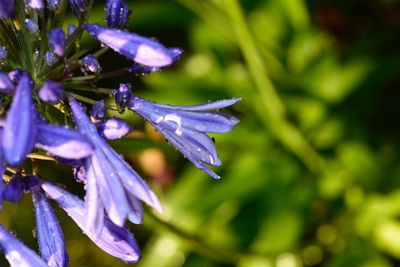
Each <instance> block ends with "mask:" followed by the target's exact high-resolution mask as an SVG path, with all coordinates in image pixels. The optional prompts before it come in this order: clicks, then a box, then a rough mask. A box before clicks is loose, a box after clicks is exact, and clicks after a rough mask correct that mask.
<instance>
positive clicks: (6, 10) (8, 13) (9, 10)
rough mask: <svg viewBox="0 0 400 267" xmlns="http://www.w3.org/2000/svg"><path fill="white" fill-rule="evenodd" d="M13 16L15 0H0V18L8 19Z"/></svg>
mask: <svg viewBox="0 0 400 267" xmlns="http://www.w3.org/2000/svg"><path fill="white" fill-rule="evenodd" d="M14 16H15V0H0V19H9V18H13V17H14Z"/></svg>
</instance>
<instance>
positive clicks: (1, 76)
mask: <svg viewBox="0 0 400 267" xmlns="http://www.w3.org/2000/svg"><path fill="white" fill-rule="evenodd" d="M0 93H4V94H9V95H11V94H13V93H14V84H13V83H12V81H11V79H10V78H9V77H8V74H7V73H5V72H2V71H0Z"/></svg>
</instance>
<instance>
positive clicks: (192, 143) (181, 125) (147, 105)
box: [129, 96, 240, 179]
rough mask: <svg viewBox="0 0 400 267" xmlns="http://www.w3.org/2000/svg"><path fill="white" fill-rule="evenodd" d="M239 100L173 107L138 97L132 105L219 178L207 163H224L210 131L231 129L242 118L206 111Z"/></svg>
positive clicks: (210, 173) (194, 160) (177, 145)
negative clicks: (209, 134)
mask: <svg viewBox="0 0 400 267" xmlns="http://www.w3.org/2000/svg"><path fill="white" fill-rule="evenodd" d="M239 100H240V99H239V98H233V99H227V100H221V101H217V102H213V103H206V104H202V105H197V106H169V105H160V104H154V103H152V102H149V101H146V100H144V99H142V98H140V97H137V96H135V97H133V98H132V100H131V103H130V107H129V108H130V109H131V110H132V111H134V112H136V113H137V114H139V115H140V116H142V117H143V118H144V119H146V120H147V121H149V122H150V123H151V124H152V125H153V126H154V127H155V128H156V129H157V130H158V131H160V132H161V133H162V134H163V135H164V136H165V138H167V140H168V141H170V142H171V143H172V144H173V145H174V146H175V147H176V148H177V149H178V150H179V151H180V152H181V153H182V154H183V155H184V156H185V157H186V158H187V159H189V160H190V161H191V162H192V163H193V164H194V165H196V166H197V167H198V168H200V169H201V170H203V171H204V172H206V173H207V174H208V175H210V176H212V177H213V178H215V179H218V178H220V177H219V176H218V175H217V174H215V173H214V172H213V171H211V170H210V169H209V168H208V167H207V166H206V165H205V164H209V165H213V166H219V165H220V164H221V161H220V159H219V158H218V155H217V151H216V149H215V144H214V142H213V141H212V139H211V138H210V137H209V136H208V135H207V133H224V132H228V131H230V130H231V129H232V128H233V126H234V125H235V124H237V123H238V122H239V120H238V119H236V118H235V117H233V116H231V115H229V114H225V113H221V112H205V111H208V110H211V109H220V108H224V107H227V106H230V105H233V104H235V103H236V102H238V101H239Z"/></svg>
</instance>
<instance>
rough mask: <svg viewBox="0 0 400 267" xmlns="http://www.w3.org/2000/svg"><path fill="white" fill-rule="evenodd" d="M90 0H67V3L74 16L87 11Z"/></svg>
mask: <svg viewBox="0 0 400 267" xmlns="http://www.w3.org/2000/svg"><path fill="white" fill-rule="evenodd" d="M90 2H91V0H69V5H70V7H71V9H72V13H74V15H75V16H76V17H80V16H82V15H85V14H86V13H87V11H88V8H89V5H90Z"/></svg>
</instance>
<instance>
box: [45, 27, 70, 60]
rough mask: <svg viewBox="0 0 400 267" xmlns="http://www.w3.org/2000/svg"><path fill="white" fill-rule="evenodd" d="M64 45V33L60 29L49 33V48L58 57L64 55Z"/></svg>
mask: <svg viewBox="0 0 400 267" xmlns="http://www.w3.org/2000/svg"><path fill="white" fill-rule="evenodd" d="M65 45H66V39H65V33H64V31H63V30H62V29H61V28H57V29H53V30H51V31H50V32H49V47H50V48H51V50H52V51H53V52H54V53H55V54H56V55H57V56H59V57H62V56H63V55H64V51H65Z"/></svg>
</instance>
